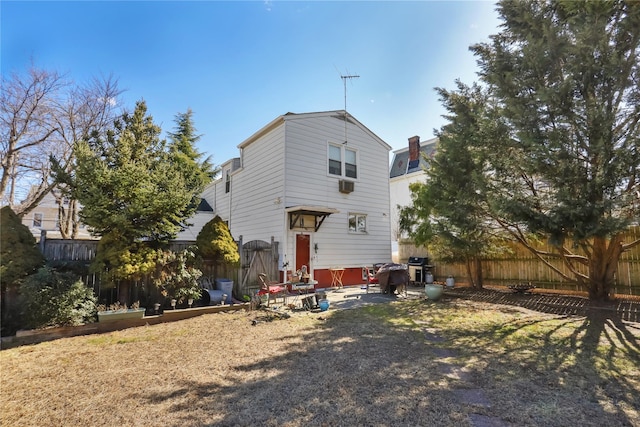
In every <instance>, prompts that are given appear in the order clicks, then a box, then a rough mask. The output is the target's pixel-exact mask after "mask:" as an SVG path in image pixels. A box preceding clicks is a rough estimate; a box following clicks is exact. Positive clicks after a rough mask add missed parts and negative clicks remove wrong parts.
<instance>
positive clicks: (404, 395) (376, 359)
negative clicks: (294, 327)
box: [140, 296, 640, 426]
mask: <svg viewBox="0 0 640 427" xmlns="http://www.w3.org/2000/svg"><path fill="white" fill-rule="evenodd" d="M526 297H527V296H525V298H526ZM516 301H517V303H518V304H516V305H519V306H521V307H522V306H523V305H520V304H523V303H524V304H527V305H528V307H527V308H531V303H530V302H525V300H524V299H521V300H516ZM452 302H455V301H453V300H452V299H451V298H445V299H444V300H443V301H441V302H439V303H431V302H425V301H416V300H414V301H406V302H404V301H403V302H399V303H398V304H378V305H371V306H366V307H362V308H359V309H356V310H344V311H335V312H332V313H331V315H326V317H327V318H326V320H325V321H324V323H323V324H322V325H321V326H320V327H317V326H316V327H311V328H309V329H306V330H304V331H300V333H302V334H304V337H305V338H304V341H303V342H300V340H296V339H294V338H295V337H296V336H299V335H298V332H297V331H293V332H291V336H282V337H280V338H279V341H281V342H284V343H286V344H283V348H282V352H281V355H280V356H277V357H270V358H260V359H257V360H256V361H255V362H251V363H241V364H238V365H236V366H233V367H232V369H230V370H229V372H228V373H226V374H225V375H224V376H222V377H221V378H212V377H211V376H207V375H203V379H202V380H197V379H192V380H183V381H180V382H177V383H174V384H172V387H171V388H170V389H166V388H165V389H163V390H156V391H153V390H146V391H145V392H144V393H141V394H140V396H141V398H142V399H146V400H147V402H148V404H149V405H150V410H151V412H154V411H156V410H157V408H154V406H158V407H159V406H164V407H167V406H168V407H169V410H168V411H167V413H168V414H170V415H169V416H170V417H171V418H168V419H167V420H166V421H167V425H234V426H235V425H238V426H243V425H246V426H250V425H251V426H253V425H273V426H276V425H277V426H280V425H285V426H302V425H304V426H315V425H434V426H442V425H470V424H473V423H472V422H471V421H470V417H472V416H474V414H480V415H482V416H489V417H492V419H494V420H505V421H507V422H511V423H513V424H514V425H547V426H565V425H585V426H588V425H638V424H639V423H640V419H638V418H637V414H638V412H637V411H638V409H637V408H639V407H640V402H639V401H638V396H640V393H639V392H640V378H638V375H640V374H639V373H638V370H637V366H639V365H640V361H639V357H638V355H639V345H638V332H639V331H638V329H637V326H636V325H632V324H627V323H626V322H624V321H622V320H621V319H620V318H619V316H612V314H615V313H611V312H610V311H597V310H595V311H594V310H588V309H586V308H585V307H584V305H580V304H575V305H571V304H570V305H568V306H567V307H564V308H561V307H557V306H556V305H550V304H549V302H548V301H545V302H544V303H539V302H538V303H536V304H537V306H538V308H539V310H538V311H543V310H547V311H543V312H545V313H551V314H555V315H557V316H553V317H550V318H543V319H540V318H536V317H535V316H533V317H524V318H521V319H519V320H516V321H514V322H508V324H506V325H505V324H502V325H498V326H496V327H495V328H493V329H491V328H489V329H488V330H486V331H484V332H482V333H480V334H478V333H477V331H464V330H454V329H447V328H446V327H445V328H442V325H443V324H442V323H441V324H439V326H440V327H438V324H436V327H435V329H436V332H434V333H436V334H438V335H439V336H441V337H443V338H444V340H437V341H436V342H434V341H433V340H427V339H425V334H424V330H425V328H424V326H425V323H424V322H414V318H417V316H423V317H422V318H424V319H427V324H429V316H430V315H431V313H434V312H435V311H436V310H437V309H438V308H442V309H443V310H444V309H446V308H447V307H446V305H447V304H450V305H455V304H451V303H452ZM504 303H505V302H504V301H503V302H500V304H504ZM534 305H535V304H534ZM449 308H450V307H449ZM551 310H560V312H557V311H551ZM577 310H585V314H584V315H582V316H581V317H577V316H578V314H574V313H577ZM567 311H569V312H570V313H567ZM568 314H570V315H568ZM462 315H463V316H464V313H462ZM516 319H518V318H516ZM547 322H554V323H551V324H548V323H547ZM429 326H434V325H433V324H429ZM505 326H506V327H505ZM537 326H539V327H540V329H536V327H537ZM269 327H270V323H263V324H259V325H257V326H256V328H269ZM566 327H569V329H566ZM429 330H430V331H432V332H433V330H432V328H429ZM567 330H568V331H570V332H569V333H567ZM470 343H471V344H470ZM487 343H489V344H488V345H486V346H485V344H487ZM247 345H256V346H270V345H272V344H271V343H269V342H263V343H248V344H247ZM442 349H449V350H451V352H446V354H447V356H441V355H442V354H445V353H443V352H442V351H441V350H442ZM438 355H440V356H438ZM214 363H215V362H214ZM621 363H622V365H621ZM625 363H627V364H631V367H629V365H625ZM443 364H445V365H447V367H448V366H449V365H450V364H455V366H454V365H451V367H453V369H461V370H464V371H465V372H466V375H464V378H463V379H460V378H452V377H451V376H448V375H447V372H448V370H447V369H442V368H443V366H442V365H443ZM633 366H635V367H636V368H635V375H634V376H633V377H629V378H627V377H625V372H626V373H628V372H633V370H634V368H633ZM450 370H452V369H450ZM460 389H462V390H482V392H483V393H484V394H485V396H486V397H487V399H488V401H489V402H490V404H489V405H480V406H474V405H473V402H470V403H467V404H465V402H460V401H456V399H455V393H454V392H455V391H456V390H460Z"/></svg>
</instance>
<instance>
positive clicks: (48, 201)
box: [22, 193, 93, 239]
mask: <svg viewBox="0 0 640 427" xmlns="http://www.w3.org/2000/svg"><path fill="white" fill-rule="evenodd" d="M62 203H63V207H65V208H68V205H69V200H68V199H63V202H62ZM58 209H59V206H58V204H57V203H56V198H55V197H54V196H53V194H51V193H47V194H46V195H45V196H44V198H43V199H42V200H41V201H40V203H38V206H36V207H35V209H33V210H32V211H31V212H29V213H28V214H26V215H25V216H24V217H22V224H24V225H26V226H27V227H29V231H31V234H33V235H34V237H35V238H36V239H40V236H41V235H42V232H43V231H46V234H47V238H54V239H60V238H61V235H60V224H59V222H58ZM76 238H77V239H93V237H92V236H91V234H90V233H89V230H88V229H87V227H86V226H85V225H84V224H80V225H79V226H78V235H77V236H76Z"/></svg>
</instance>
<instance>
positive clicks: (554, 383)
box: [458, 291, 640, 425]
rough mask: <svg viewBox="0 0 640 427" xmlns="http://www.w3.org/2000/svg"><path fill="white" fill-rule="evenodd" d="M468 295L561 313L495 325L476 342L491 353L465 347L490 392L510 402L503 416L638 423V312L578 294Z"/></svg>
mask: <svg viewBox="0 0 640 427" xmlns="http://www.w3.org/2000/svg"><path fill="white" fill-rule="evenodd" d="M470 294H471V295H467V296H465V297H464V298H465V299H467V297H469V298H468V299H470V300H478V301H482V302H489V303H497V304H504V305H511V306H517V307H524V308H527V309H530V310H534V311H537V312H541V313H546V314H553V315H556V316H555V318H550V319H539V318H535V317H534V319H531V318H524V319H520V320H516V321H515V322H509V323H508V324H499V325H496V326H495V327H494V328H493V329H490V330H488V331H486V333H485V334H484V336H479V337H477V338H478V339H480V340H485V339H486V340H487V342H489V343H491V342H493V343H494V344H497V345H495V346H492V345H491V344H489V345H488V347H490V348H492V349H493V350H494V351H491V350H490V351H488V352H487V353H486V354H483V353H482V349H469V348H467V357H476V358H477V362H476V363H477V364H478V365H479V366H483V368H482V369H479V370H477V374H478V377H479V378H480V379H481V381H482V382H483V383H484V384H485V388H487V389H489V390H491V393H490V395H491V396H492V397H493V399H494V400H498V399H504V401H503V402H502V403H503V405H502V408H497V409H498V410H499V411H500V412H501V413H500V415H501V416H503V417H506V416H508V412H509V411H516V410H519V411H526V414H523V416H525V418H528V419H530V420H531V424H533V425H536V424H545V425H549V423H550V422H551V423H552V425H578V424H580V425H640V413H639V410H640V409H639V408H640V368H639V367H640V344H639V337H640V328H639V326H640V325H638V324H637V323H630V322H629V320H630V319H635V320H637V319H638V312H637V311H635V310H629V307H628V306H621V305H620V304H618V303H612V304H605V305H604V306H602V305H600V304H597V305H594V304H591V303H590V302H589V301H588V300H586V299H583V298H576V297H564V296H548V295H513V294H504V293H499V292H497V293H496V292H491V291H489V292H486V291H480V292H475V293H470ZM636 304H637V303H636ZM620 308H622V310H621V309H620ZM636 310H637V307H636ZM568 331H571V332H570V333H569V332H568ZM464 335H465V334H464V332H461V333H460V335H459V337H458V338H459V339H462V340H464V339H465V338H467V339H468V338H469V337H464ZM540 343H542V344H540ZM496 348H497V349H502V351H500V350H498V351H497V353H496V351H495V349H496ZM514 391H516V392H515V393H514Z"/></svg>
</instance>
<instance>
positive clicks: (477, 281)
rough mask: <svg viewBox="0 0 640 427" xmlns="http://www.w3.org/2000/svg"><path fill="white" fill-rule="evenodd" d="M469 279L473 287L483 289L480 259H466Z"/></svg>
mask: <svg viewBox="0 0 640 427" xmlns="http://www.w3.org/2000/svg"><path fill="white" fill-rule="evenodd" d="M466 267H467V277H468V278H469V282H470V283H471V286H473V287H474V288H477V289H482V285H483V279H482V260H481V259H480V258H478V257H470V258H467V259H466Z"/></svg>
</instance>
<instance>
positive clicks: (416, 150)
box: [409, 136, 420, 162]
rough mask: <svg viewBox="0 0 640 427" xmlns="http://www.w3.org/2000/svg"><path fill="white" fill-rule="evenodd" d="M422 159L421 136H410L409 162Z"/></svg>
mask: <svg viewBox="0 0 640 427" xmlns="http://www.w3.org/2000/svg"><path fill="white" fill-rule="evenodd" d="M416 160H420V137H419V136H412V137H411V138H409V162H412V161H416Z"/></svg>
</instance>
